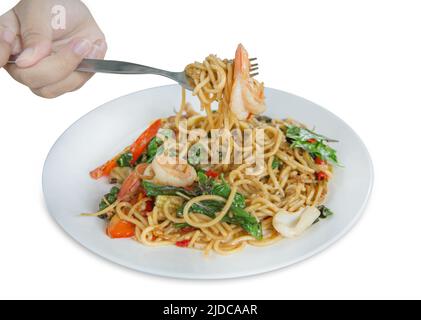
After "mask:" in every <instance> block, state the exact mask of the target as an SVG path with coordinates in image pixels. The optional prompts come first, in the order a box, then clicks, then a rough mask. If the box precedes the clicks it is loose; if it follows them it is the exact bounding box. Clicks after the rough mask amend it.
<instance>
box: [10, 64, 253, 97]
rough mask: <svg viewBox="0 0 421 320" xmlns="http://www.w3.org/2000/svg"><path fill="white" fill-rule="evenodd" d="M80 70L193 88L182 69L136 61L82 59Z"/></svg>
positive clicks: (191, 82) (188, 88)
mask: <svg viewBox="0 0 421 320" xmlns="http://www.w3.org/2000/svg"><path fill="white" fill-rule="evenodd" d="M256 60H257V58H251V59H250V62H254V61H256ZM15 61H16V60H15V59H14V58H10V60H9V61H8V63H9V64H14V63H15ZM258 69H259V64H258V63H256V62H255V63H253V64H251V68H250V77H255V76H257V75H258V74H259V73H258V72H257V71H258ZM76 70H77V71H81V72H91V73H96V72H99V73H112V74H155V75H158V76H163V77H167V78H170V79H172V80H174V81H176V82H178V83H179V84H180V85H181V86H182V87H184V88H186V89H187V90H190V91H192V90H193V81H192V80H191V79H190V77H189V76H187V75H186V73H185V72H184V71H181V72H171V71H167V70H162V69H157V68H152V67H148V66H144V65H140V64H136V63H130V62H124V61H115V60H97V59H84V60H82V63H81V64H80V65H79V66H78V68H77V69H76Z"/></svg>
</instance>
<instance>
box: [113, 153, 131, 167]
mask: <svg viewBox="0 0 421 320" xmlns="http://www.w3.org/2000/svg"><path fill="white" fill-rule="evenodd" d="M132 160H133V154H132V153H131V152H126V153H123V154H122V155H121V156H120V158H118V159H117V165H118V166H119V167H130V166H131V162H132Z"/></svg>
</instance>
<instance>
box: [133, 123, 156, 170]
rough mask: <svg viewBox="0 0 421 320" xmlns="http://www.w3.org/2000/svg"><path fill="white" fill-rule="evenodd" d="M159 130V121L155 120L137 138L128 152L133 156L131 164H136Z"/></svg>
mask: <svg viewBox="0 0 421 320" xmlns="http://www.w3.org/2000/svg"><path fill="white" fill-rule="evenodd" d="M159 128H161V119H158V120H156V121H155V122H154V123H152V124H151V125H150V126H149V128H148V129H146V131H145V132H143V133H142V134H141V135H140V137H139V138H137V140H136V141H135V142H134V143H133V144H132V146H131V147H130V152H131V153H132V155H133V160H132V164H134V163H136V161H137V160H138V159H139V157H140V155H141V154H142V153H143V151H145V149H146V147H147V146H148V144H149V142H151V140H152V139H153V138H154V137H156V135H157V134H158V130H159Z"/></svg>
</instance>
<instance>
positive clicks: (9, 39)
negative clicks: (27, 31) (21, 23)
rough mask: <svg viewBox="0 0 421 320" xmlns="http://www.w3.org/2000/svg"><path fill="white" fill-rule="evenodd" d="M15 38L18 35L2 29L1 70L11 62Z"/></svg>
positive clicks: (0, 47) (0, 35) (0, 33)
mask: <svg viewBox="0 0 421 320" xmlns="http://www.w3.org/2000/svg"><path fill="white" fill-rule="evenodd" d="M15 37H16V35H15V34H14V33H13V32H11V31H9V30H7V29H3V30H2V29H0V68H2V67H3V66H4V65H5V64H6V63H7V61H9V57H10V54H11V53H12V44H13V42H14V41H15Z"/></svg>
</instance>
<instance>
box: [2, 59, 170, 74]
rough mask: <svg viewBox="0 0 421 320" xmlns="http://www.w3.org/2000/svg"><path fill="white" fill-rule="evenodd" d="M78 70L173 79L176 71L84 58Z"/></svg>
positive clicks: (11, 61)
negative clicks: (153, 75) (154, 75)
mask: <svg viewBox="0 0 421 320" xmlns="http://www.w3.org/2000/svg"><path fill="white" fill-rule="evenodd" d="M7 63H8V64H15V63H16V60H15V57H11V58H10V60H9V61H8V62H7ZM77 71H81V72H91V73H97V72H100V73H113V74H156V75H159V76H164V77H168V78H171V79H173V78H174V77H176V74H177V73H176V72H170V71H166V70H162V69H157V68H152V67H148V66H143V65H141V64H136V63H130V62H123V61H116V60H98V59H83V60H82V62H81V63H80V64H79V66H78V67H77Z"/></svg>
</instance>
